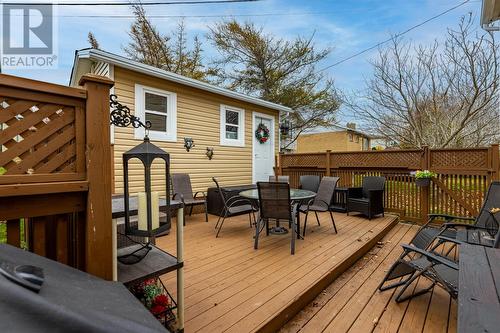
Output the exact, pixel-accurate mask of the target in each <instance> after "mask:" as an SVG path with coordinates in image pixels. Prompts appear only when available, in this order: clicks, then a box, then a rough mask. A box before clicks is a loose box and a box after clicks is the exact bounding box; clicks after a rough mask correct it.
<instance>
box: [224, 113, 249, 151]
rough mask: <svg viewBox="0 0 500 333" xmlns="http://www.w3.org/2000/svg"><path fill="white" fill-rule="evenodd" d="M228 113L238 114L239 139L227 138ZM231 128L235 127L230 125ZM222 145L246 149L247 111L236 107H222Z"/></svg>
mask: <svg viewBox="0 0 500 333" xmlns="http://www.w3.org/2000/svg"><path fill="white" fill-rule="evenodd" d="M226 111H233V112H238V139H227V138H226ZM229 125H230V126H234V125H232V124H229ZM220 145H221V146H231V147H245V110H244V109H240V108H236V107H234V106H229V105H223V104H221V106H220Z"/></svg>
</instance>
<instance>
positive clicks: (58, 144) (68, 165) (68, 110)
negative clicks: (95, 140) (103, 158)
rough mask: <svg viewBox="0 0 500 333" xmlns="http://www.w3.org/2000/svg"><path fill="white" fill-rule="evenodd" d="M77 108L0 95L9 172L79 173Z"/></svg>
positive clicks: (3, 160)
mask: <svg viewBox="0 0 500 333" xmlns="http://www.w3.org/2000/svg"><path fill="white" fill-rule="evenodd" d="M75 131H76V126H75V107H73V106H63V105H58V104H51V103H42V102H33V101H29V100H22V99H14V98H9V97H5V96H0V167H2V168H4V169H5V170H6V171H5V174H6V175H16V174H17V175H21V174H47V173H68V172H76V170H75V164H76V163H75V160H76V139H75V135H76V134H75Z"/></svg>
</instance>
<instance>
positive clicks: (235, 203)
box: [227, 196, 255, 208]
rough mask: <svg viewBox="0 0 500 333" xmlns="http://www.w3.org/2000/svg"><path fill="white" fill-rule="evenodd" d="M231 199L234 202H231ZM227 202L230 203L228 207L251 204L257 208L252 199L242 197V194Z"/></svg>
mask: <svg viewBox="0 0 500 333" xmlns="http://www.w3.org/2000/svg"><path fill="white" fill-rule="evenodd" d="M233 199H235V200H233ZM229 201H232V202H231V203H229ZM227 203H228V205H227V207H228V208H231V207H234V206H239V205H242V204H245V205H250V206H252V208H255V207H254V205H253V203H252V201H250V200H249V199H246V198H243V197H240V196H235V197H232V198H230V199H229V200H228V201H227Z"/></svg>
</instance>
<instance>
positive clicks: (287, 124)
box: [280, 120, 290, 136]
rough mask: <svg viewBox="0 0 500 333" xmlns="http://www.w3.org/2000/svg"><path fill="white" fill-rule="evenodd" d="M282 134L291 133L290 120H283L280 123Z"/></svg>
mask: <svg viewBox="0 0 500 333" xmlns="http://www.w3.org/2000/svg"><path fill="white" fill-rule="evenodd" d="M280 132H281V135H284V136H287V135H288V134H289V133H290V122H289V121H288V120H285V121H283V122H282V123H281V124H280Z"/></svg>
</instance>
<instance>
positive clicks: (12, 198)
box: [0, 74, 113, 279]
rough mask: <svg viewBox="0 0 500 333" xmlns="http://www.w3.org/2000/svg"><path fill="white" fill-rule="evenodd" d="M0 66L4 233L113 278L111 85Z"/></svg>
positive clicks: (94, 79) (53, 256) (0, 187)
mask: <svg viewBox="0 0 500 333" xmlns="http://www.w3.org/2000/svg"><path fill="white" fill-rule="evenodd" d="M81 84H82V85H83V88H70V87H65V86H60V85H54V84H49V83H46V82H40V81H34V80H28V79H23V78H18V77H13V76H9V75H2V74H0V170H1V172H0V174H1V175H0V221H3V222H0V223H3V224H4V228H6V229H7V232H6V241H7V243H9V244H11V245H15V246H23V247H25V248H27V249H28V250H30V251H33V252H35V253H37V254H40V255H43V256H46V257H48V258H51V259H54V260H58V261H60V262H63V263H66V264H68V265H71V266H74V267H77V268H79V269H82V270H85V271H87V272H89V273H92V274H95V275H97V276H101V277H103V278H106V279H111V278H112V248H111V236H112V226H111V179H110V178H111V161H110V158H109V156H110V144H109V142H110V141H109V135H110V134H109V104H108V100H109V89H110V87H111V86H112V84H113V82H112V81H109V80H108V79H106V78H103V77H97V76H84V77H83V78H82V81H81Z"/></svg>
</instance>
